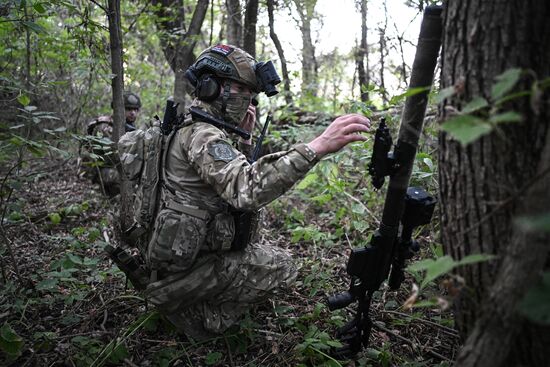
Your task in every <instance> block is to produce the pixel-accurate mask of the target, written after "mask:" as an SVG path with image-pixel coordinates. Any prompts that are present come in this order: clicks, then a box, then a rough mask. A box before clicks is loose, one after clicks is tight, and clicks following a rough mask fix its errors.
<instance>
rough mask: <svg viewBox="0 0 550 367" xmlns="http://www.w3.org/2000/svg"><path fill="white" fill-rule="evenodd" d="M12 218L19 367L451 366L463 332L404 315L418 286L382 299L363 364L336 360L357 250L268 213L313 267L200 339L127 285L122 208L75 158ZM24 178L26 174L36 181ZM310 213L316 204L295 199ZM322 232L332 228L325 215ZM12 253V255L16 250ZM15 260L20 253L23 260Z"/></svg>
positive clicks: (8, 329)
mask: <svg viewBox="0 0 550 367" xmlns="http://www.w3.org/2000/svg"><path fill="white" fill-rule="evenodd" d="M26 170H27V172H25V174H26V176H27V177H29V178H31V177H32V180H29V181H28V182H25V183H23V185H22V187H21V188H19V189H18V190H17V198H16V197H15V191H14V195H13V197H12V198H11V201H12V202H13V205H11V207H10V210H9V211H8V212H7V213H4V216H5V220H4V222H3V224H2V229H3V233H4V234H5V237H4V239H3V240H6V241H7V242H6V244H7V245H8V247H6V248H4V247H3V248H2V249H1V252H0V258H1V260H2V264H1V265H2V279H0V282H1V283H0V285H1V286H2V287H1V288H2V290H1V291H0V298H1V300H0V325H3V326H2V330H1V334H0V335H1V337H0V342H2V343H3V345H4V347H5V348H8V349H5V348H2V349H4V350H10V351H11V352H10V353H11V355H7V354H4V355H0V365H9V366H100V365H120V366H206V365H212V366H297V365H304V366H322V365H323V366H339V365H342V366H368V365H371V366H402V365H407V366H436V365H437V366H445V365H450V364H452V362H451V361H452V360H453V359H454V357H455V354H456V352H457V348H458V342H459V341H458V336H457V333H456V331H455V330H454V329H453V328H452V314H451V313H450V311H441V309H438V308H434V307H426V308H413V309H412V310H404V309H402V307H401V306H402V305H403V303H404V301H405V300H406V299H407V297H408V296H409V294H410V290H411V285H412V283H411V281H410V280H407V281H405V283H404V284H403V286H402V287H401V289H400V290H399V291H396V292H391V291H389V290H386V289H385V288H384V289H383V290H382V291H380V292H377V293H376V294H375V295H374V300H373V302H372V307H371V310H372V312H371V315H372V319H373V321H374V327H373V329H372V335H371V338H370V345H369V348H367V349H366V350H364V351H363V352H361V353H360V354H359V355H358V356H357V359H356V360H355V361H349V360H348V361H339V362H336V361H335V360H332V359H331V358H329V357H328V356H327V355H328V354H329V348H330V346H331V345H333V344H334V339H335V338H334V334H335V330H336V328H337V326H338V325H342V324H343V323H344V322H345V320H349V319H350V318H351V317H352V311H353V307H356V306H350V307H348V309H349V310H348V311H345V310H339V311H337V312H330V311H329V310H328V308H327V307H326V306H325V299H326V296H327V295H330V294H331V293H335V292H338V291H344V290H347V287H348V286H349V279H348V277H347V275H346V273H345V261H346V259H347V255H348V254H349V246H348V245H347V244H346V243H342V244H338V243H337V244H335V245H334V246H333V247H331V248H328V249H327V248H324V247H320V246H316V245H311V244H310V243H305V242H303V241H298V242H295V243H293V242H292V241H290V237H291V233H289V231H288V230H287V229H286V228H285V226H284V221H282V220H281V219H280V218H278V216H277V214H276V213H273V212H272V211H271V209H270V208H268V213H267V219H268V220H267V221H266V226H265V227H264V228H262V232H261V238H262V240H263V241H264V242H269V243H271V244H272V245H273V246H280V247H283V248H285V249H287V250H288V251H290V252H291V253H292V254H293V256H294V258H295V259H296V261H298V262H299V263H300V264H301V265H302V266H301V269H300V272H299V276H298V280H297V282H296V285H295V286H294V287H292V288H291V289H288V290H285V291H284V292H282V293H281V294H279V295H278V296H277V297H276V298H273V299H272V300H270V301H267V302H264V303H262V304H259V305H257V306H256V307H254V308H253V309H252V310H250V312H249V313H248V314H247V315H246V316H245V317H244V319H243V321H242V322H241V324H240V327H239V328H237V329H235V330H233V331H230V332H228V333H226V334H225V335H223V336H220V337H219V338H216V339H213V340H209V341H206V342H202V343H195V342H193V341H192V340H189V339H187V338H186V337H185V336H183V335H179V334H178V333H176V332H175V331H174V329H173V328H172V327H171V326H170V325H169V324H168V323H167V322H166V321H165V320H164V319H163V318H162V317H161V316H160V315H159V314H158V313H157V312H156V311H155V310H154V307H152V306H150V305H148V303H147V301H146V300H145V299H144V298H143V297H142V296H141V295H140V294H139V293H138V292H136V291H135V290H134V289H132V287H131V285H129V284H127V282H126V281H125V277H124V274H123V273H121V272H120V271H119V270H118V269H117V267H116V266H115V265H113V264H112V262H111V261H110V260H109V259H108V257H106V256H105V254H104V252H103V251H102V249H103V247H104V246H105V244H106V243H107V242H111V243H112V242H114V241H115V240H114V239H115V238H116V236H114V235H113V233H114V226H113V224H114V223H116V208H117V205H118V204H117V202H116V200H109V199H107V198H105V197H104V196H103V195H102V193H101V190H100V189H99V187H98V186H97V185H93V184H91V183H90V182H89V181H88V180H87V179H85V178H83V177H80V176H79V175H78V165H77V163H76V162H75V160H68V161H57V160H49V161H48V162H44V161H39V162H38V163H36V164H32V165H31V166H30V167H28V168H27V169H26ZM25 174H24V175H23V176H25ZM293 205H295V206H296V208H297V209H298V210H302V209H303V210H305V208H306V205H307V203H294V204H293ZM316 224H317V225H318V226H323V218H319V222H318V223H316ZM10 250H11V251H10ZM12 255H13V256H12Z"/></svg>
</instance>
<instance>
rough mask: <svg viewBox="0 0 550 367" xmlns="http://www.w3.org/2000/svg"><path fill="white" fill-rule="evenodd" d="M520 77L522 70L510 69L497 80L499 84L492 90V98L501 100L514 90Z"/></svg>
mask: <svg viewBox="0 0 550 367" xmlns="http://www.w3.org/2000/svg"><path fill="white" fill-rule="evenodd" d="M520 76H521V69H517V68H513V69H508V70H506V71H505V72H504V73H502V74H500V75H499V76H497V77H496V78H495V79H496V80H497V82H496V83H495V84H494V85H493V87H492V88H491V96H492V97H493V99H499V98H500V97H502V96H503V95H505V94H506V93H508V92H509V91H510V90H511V89H512V88H514V86H515V85H516V83H517V82H518V80H519V78H520Z"/></svg>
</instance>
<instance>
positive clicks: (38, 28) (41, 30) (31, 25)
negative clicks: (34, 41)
mask: <svg viewBox="0 0 550 367" xmlns="http://www.w3.org/2000/svg"><path fill="white" fill-rule="evenodd" d="M21 24H23V25H24V26H25V27H27V28H28V29H30V30H31V31H33V32H34V33H37V34H40V33H47V32H46V30H45V29H44V27H42V26H41V25H39V24H36V23H35V22H29V21H23V22H21Z"/></svg>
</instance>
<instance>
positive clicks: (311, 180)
mask: <svg viewBox="0 0 550 367" xmlns="http://www.w3.org/2000/svg"><path fill="white" fill-rule="evenodd" d="M318 180H319V176H318V175H317V174H316V173H310V174H308V175H307V176H306V177H304V179H303V180H302V181H301V182H300V183H299V184H298V185H297V186H296V188H297V189H298V190H303V189H305V188H306V187H308V186H309V185H311V184H312V183H314V182H316V181H318Z"/></svg>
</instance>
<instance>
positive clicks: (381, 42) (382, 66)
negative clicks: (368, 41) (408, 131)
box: [378, 0, 389, 104]
mask: <svg viewBox="0 0 550 367" xmlns="http://www.w3.org/2000/svg"><path fill="white" fill-rule="evenodd" d="M387 29H388V8H387V6H386V0H384V27H383V28H382V27H381V28H379V29H378V32H379V34H380V38H379V45H380V89H381V90H382V92H381V93H382V100H383V101H384V104H387V103H388V101H389V100H388V92H387V91H386V81H385V78H384V72H385V71H386V54H387V52H388V50H387V47H386V31H387Z"/></svg>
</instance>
